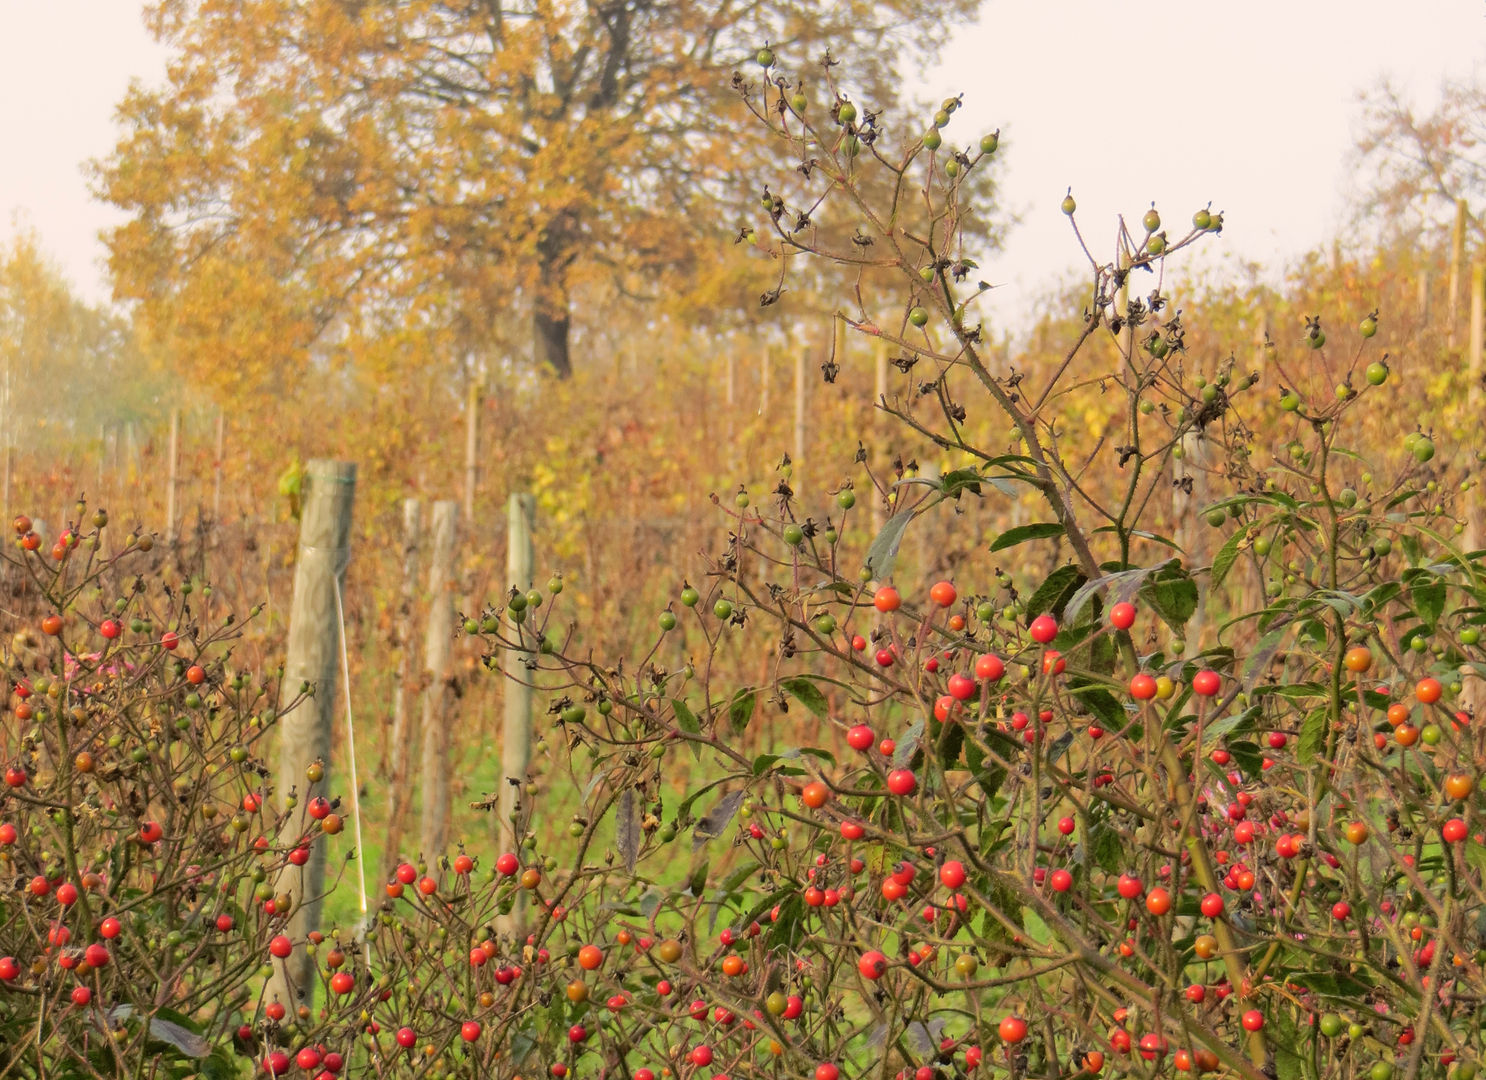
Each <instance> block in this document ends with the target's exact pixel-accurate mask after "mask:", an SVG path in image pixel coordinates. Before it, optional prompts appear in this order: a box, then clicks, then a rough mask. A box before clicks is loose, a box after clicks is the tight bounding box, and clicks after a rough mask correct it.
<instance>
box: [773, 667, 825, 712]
mask: <svg viewBox="0 0 1486 1080" xmlns="http://www.w3.org/2000/svg"><path fill="white" fill-rule="evenodd" d="M779 688H780V689H781V690H783V691H784V692H785V693H786V694H788V695H789V696H790V697H792V698H794V699H795V700H796V701H798V702H799V703H800V704H801V705H803V706H805V708H807V709H809V710H810V711H811V712H813V713H814V714H815V715H816V716H820V717H824V716H825V715H826V713H827V712H829V711H830V710H829V709H828V708H827V707H826V697H825V695H824V694H822V693H821V692H820V687H818V686H816V685H815V683H813V682H811V681H810V680H809V679H807V678H805V677H804V676H803V675H797V676H795V677H794V678H792V679H785V680H783V681H782V682H780V684H779Z"/></svg>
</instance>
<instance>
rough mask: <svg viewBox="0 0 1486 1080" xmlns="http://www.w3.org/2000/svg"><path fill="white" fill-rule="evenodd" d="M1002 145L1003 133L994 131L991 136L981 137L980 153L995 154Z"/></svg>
mask: <svg viewBox="0 0 1486 1080" xmlns="http://www.w3.org/2000/svg"><path fill="white" fill-rule="evenodd" d="M1000 145H1001V133H1000V132H999V131H994V132H992V133H991V134H989V135H982V136H981V137H980V152H981V153H982V154H994V153H995V152H996V147H998V146H1000Z"/></svg>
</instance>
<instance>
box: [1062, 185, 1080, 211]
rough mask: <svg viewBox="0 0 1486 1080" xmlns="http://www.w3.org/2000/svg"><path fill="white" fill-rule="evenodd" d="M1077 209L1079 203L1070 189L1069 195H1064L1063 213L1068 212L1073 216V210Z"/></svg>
mask: <svg viewBox="0 0 1486 1080" xmlns="http://www.w3.org/2000/svg"><path fill="white" fill-rule="evenodd" d="M1077 209H1078V203H1076V202H1074V201H1073V192H1071V191H1070V192H1069V193H1068V194H1067V195H1064V196H1063V205H1062V210H1063V213H1065V214H1067V215H1068V216H1069V217H1072V216H1073V212H1074V211H1075V210H1077Z"/></svg>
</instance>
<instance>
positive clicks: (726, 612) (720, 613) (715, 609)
mask: <svg viewBox="0 0 1486 1080" xmlns="http://www.w3.org/2000/svg"><path fill="white" fill-rule="evenodd" d="M712 614H713V615H716V616H717V617H718V618H719V619H730V618H732V616H733V604H732V601H731V600H719V601H717V603H715V604H713V605H712Z"/></svg>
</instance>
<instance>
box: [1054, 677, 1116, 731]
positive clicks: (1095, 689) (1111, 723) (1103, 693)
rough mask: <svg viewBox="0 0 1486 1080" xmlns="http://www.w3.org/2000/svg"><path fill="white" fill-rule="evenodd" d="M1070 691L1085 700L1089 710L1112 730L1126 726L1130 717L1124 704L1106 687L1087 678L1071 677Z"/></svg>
mask: <svg viewBox="0 0 1486 1080" xmlns="http://www.w3.org/2000/svg"><path fill="white" fill-rule="evenodd" d="M1068 692H1069V694H1071V695H1072V696H1073V697H1076V698H1078V700H1079V701H1081V702H1083V704H1084V705H1085V706H1087V707H1088V709H1089V711H1090V712H1092V713H1093V714H1094V715H1095V716H1097V717H1098V718H1099V721H1100V723H1102V724H1103V725H1104V726H1105V727H1106V728H1108V729H1109V730H1110V731H1119V730H1120V729H1121V728H1123V727H1124V726H1125V721H1126V719H1128V717H1127V716H1126V713H1125V709H1124V706H1122V705H1121V704H1120V703H1119V701H1118V700H1116V698H1115V696H1114V695H1113V694H1111V693H1110V692H1109V691H1108V690H1107V689H1106V688H1105V687H1103V686H1100V685H1099V684H1097V683H1091V682H1089V681H1088V680H1087V679H1070V680H1069V681H1068Z"/></svg>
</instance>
